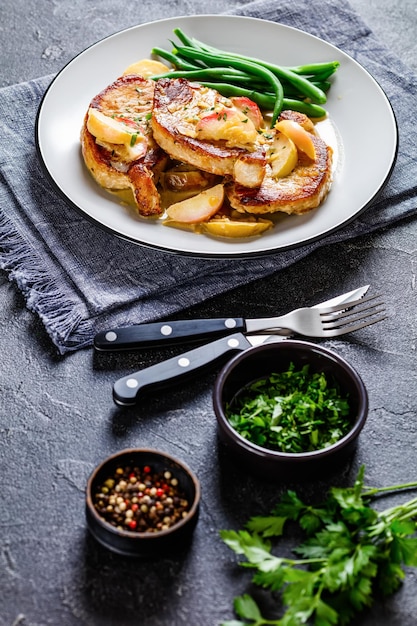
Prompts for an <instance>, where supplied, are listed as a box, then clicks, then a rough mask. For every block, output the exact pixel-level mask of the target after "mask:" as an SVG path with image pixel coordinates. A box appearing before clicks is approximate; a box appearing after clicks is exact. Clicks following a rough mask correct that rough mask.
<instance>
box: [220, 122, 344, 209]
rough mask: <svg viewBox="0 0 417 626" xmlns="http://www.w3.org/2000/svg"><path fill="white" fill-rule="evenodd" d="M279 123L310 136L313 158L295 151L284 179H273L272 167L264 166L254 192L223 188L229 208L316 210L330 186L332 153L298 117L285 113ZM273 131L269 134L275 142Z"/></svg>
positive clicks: (237, 187)
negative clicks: (294, 126) (295, 125)
mask: <svg viewBox="0 0 417 626" xmlns="http://www.w3.org/2000/svg"><path fill="white" fill-rule="evenodd" d="M280 119H286V120H293V121H296V122H297V123H298V124H300V125H301V126H303V128H304V129H305V130H307V131H308V132H309V133H311V139H312V141H313V144H314V148H315V158H314V159H312V158H310V157H308V156H307V155H306V154H305V153H304V152H302V151H300V150H298V160H297V164H296V165H295V167H294V169H293V170H292V171H291V173H289V174H288V175H286V176H283V177H278V178H275V177H274V176H273V175H272V174H273V171H272V168H271V164H270V163H267V165H266V172H265V176H264V178H263V180H262V183H261V185H260V186H259V187H257V188H252V189H250V188H248V187H245V186H243V185H239V184H237V183H236V182H229V183H228V184H227V185H226V194H227V197H228V199H229V202H230V205H231V206H232V207H233V208H234V209H236V210H237V211H239V212H241V213H252V214H258V215H261V214H266V213H276V212H283V213H288V214H296V215H299V214H302V213H306V212H307V211H310V210H311V209H314V208H316V207H318V206H319V205H320V204H321V203H322V202H323V200H324V198H325V197H326V195H327V194H328V192H329V190H330V187H331V184H332V149H331V147H330V146H328V145H326V144H325V142H324V141H323V140H322V139H321V138H320V137H319V136H318V135H317V134H316V132H315V130H314V124H313V123H312V122H311V120H310V119H309V118H308V117H307V116H305V115H303V114H300V113H296V112H293V111H284V112H283V113H282V115H281V116H280ZM276 132H277V131H275V129H271V132H270V133H268V136H269V139H268V140H267V141H269V142H272V141H273V140H274V136H275V133H276Z"/></svg>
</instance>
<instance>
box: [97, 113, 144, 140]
mask: <svg viewBox="0 0 417 626" xmlns="http://www.w3.org/2000/svg"><path fill="white" fill-rule="evenodd" d="M133 124H134V126H133V125H132V121H131V120H126V122H124V121H122V120H121V119H115V118H113V117H109V116H108V115H104V113H102V112H101V111H99V110H98V109H94V108H92V107H90V108H89V109H88V118H87V129H88V130H89V132H90V133H91V134H92V135H94V137H96V138H97V139H99V140H100V141H104V142H107V143H116V144H125V145H127V146H134V145H135V144H136V143H138V142H140V141H143V140H144V139H145V137H144V136H143V135H142V133H141V132H140V129H139V128H138V127H137V125H136V123H135V122H133Z"/></svg>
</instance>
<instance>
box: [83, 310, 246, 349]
mask: <svg viewBox="0 0 417 626" xmlns="http://www.w3.org/2000/svg"><path fill="white" fill-rule="evenodd" d="M245 330H246V323H245V320H244V319H243V318H238V317H225V318H214V319H197V320H196V319H194V320H178V321H172V322H151V323H149V324H147V323H144V324H134V325H132V326H121V327H120V328H112V329H109V330H103V331H101V332H99V333H97V334H96V336H95V337H94V348H95V349H96V350H99V351H110V350H135V349H137V348H143V347H146V346H160V345H171V344H175V343H179V342H181V341H184V339H189V340H198V339H215V338H216V337H222V336H224V335H226V334H228V333H232V332H245Z"/></svg>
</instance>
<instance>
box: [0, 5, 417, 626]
mask: <svg viewBox="0 0 417 626" xmlns="http://www.w3.org/2000/svg"><path fill="white" fill-rule="evenodd" d="M147 1H148V2H149V1H150V0H147ZM147 1H146V0H145V1H144V2H141V3H138V2H132V3H124V5H123V6H121V5H120V4H117V3H113V2H109V1H107V0H106V1H103V2H96V1H88V2H85V1H82V0H73V2H71V3H69V2H65V1H63V0H42V1H41V2H36V1H35V0H25V1H23V0H14V2H9V1H7V0H5V2H3V3H2V5H1V7H0V58H1V59H2V62H1V64H0V85H1V86H4V85H8V84H13V83H15V82H18V81H24V80H27V79H30V78H35V77H37V76H40V75H44V74H49V73H53V72H56V71H58V70H59V69H60V68H61V67H62V66H63V65H64V64H65V63H66V62H67V61H68V60H70V59H71V58H72V57H73V56H74V55H75V54H77V53H78V52H79V51H80V50H82V49H84V48H85V47H86V46H87V45H89V44H91V43H93V42H95V41H96V40H98V39H100V38H102V37H105V36H106V35H108V34H110V33H111V32H113V31H115V30H120V29H122V28H124V27H127V26H130V25H132V24H135V23H137V13H139V12H140V15H146V4H147ZM239 4H243V2H232V1H229V2H226V1H225V2H221V1H220V0H219V1H217V2H213V3H212V4H211V6H210V9H211V11H212V12H215V11H221V10H222V8H223V7H224V6H229V7H232V6H234V5H239ZM352 5H353V6H354V7H355V8H356V9H357V10H358V11H359V12H360V13H361V14H362V15H363V17H364V18H365V20H366V21H367V22H368V24H369V25H370V26H371V27H372V28H373V30H374V31H375V32H376V33H377V34H378V36H379V37H380V38H381V39H382V40H384V41H385V42H386V43H387V44H389V45H390V46H391V47H392V49H393V50H394V51H396V53H397V54H398V55H400V56H401V57H402V58H403V60H404V61H406V62H407V63H408V64H409V65H410V66H412V67H414V68H415V69H417V52H416V45H417V44H416V40H415V32H416V26H417V8H416V5H415V2H414V0H399V1H398V2H396V3H391V2H388V1H387V0H383V1H377V0H371V1H367V2H365V1H361V0H352ZM182 6H183V7H187V9H188V10H189V12H194V13H202V12H206V10H207V5H206V3H204V2H200V1H196V2H184V3H182ZM178 7H181V3H177V2H168V3H165V2H164V3H162V2H161V3H158V8H159V10H160V16H161V17H162V16H167V15H175V14H176V13H178V12H179V9H178ZM416 241H417V222H416V221H409V222H404V223H401V224H399V225H397V226H396V227H393V228H390V229H387V230H385V231H382V232H379V233H377V234H374V235H372V236H367V237H362V238H359V239H357V240H355V241H352V242H349V243H345V244H341V245H337V246H332V247H327V248H323V249H321V250H320V251H318V252H316V253H314V254H313V255H311V256H310V257H308V258H307V259H305V260H302V261H301V262H299V263H297V264H296V265H294V266H293V267H291V268H289V269H288V270H286V271H283V272H280V273H279V274H277V275H275V276H272V277H270V278H268V279H266V280H263V281H260V282H259V283H256V284H254V285H253V284H251V285H248V286H247V287H242V288H241V289H238V290H236V291H234V292H233V293H229V294H225V295H224V296H222V297H219V298H216V299H214V300H212V301H209V302H206V303H205V304H204V305H201V306H198V307H195V308H194V309H192V310H189V311H187V312H186V315H189V316H194V315H199V316H211V315H230V314H234V315H238V314H241V313H242V311H244V312H245V313H246V315H248V316H249V315H250V316H255V315H263V314H264V313H265V311H266V310H269V311H270V310H273V309H275V310H276V311H277V312H278V313H279V312H281V311H282V312H284V311H285V310H287V309H288V308H289V307H291V306H292V305H297V304H300V305H301V304H303V303H304V302H305V301H306V294H317V293H323V292H324V291H325V292H326V294H327V293H328V297H330V295H331V293H332V292H331V291H330V290H329V286H331V285H337V288H338V289H340V290H343V289H351V288H353V287H355V286H358V285H362V284H364V283H371V284H372V285H373V288H374V289H375V290H376V291H379V290H380V291H382V292H383V293H384V294H385V299H386V303H387V307H388V311H389V312H390V319H389V320H387V322H385V323H384V326H383V328H382V325H381V326H375V327H370V328H368V329H366V330H363V331H360V332H358V333H356V334H355V335H354V336H353V337H351V338H349V340H347V341H339V340H334V341H326V342H324V345H327V346H328V347H330V348H333V349H335V350H337V351H338V352H339V354H341V355H342V356H344V357H345V358H346V359H348V360H349V361H351V362H353V363H355V366H356V367H357V369H358V370H359V371H360V373H361V375H362V376H363V378H364V381H365V383H366V385H367V388H368V391H369V397H370V414H369V419H368V424H367V427H366V430H365V432H364V434H363V437H362V438H361V442H360V446H359V449H358V451H357V454H356V456H355V457H354V459H353V461H352V464H351V465H349V466H348V467H346V468H344V470H343V471H342V472H341V473H340V474H338V475H337V476H334V477H329V478H328V480H327V481H322V482H319V483H315V484H309V483H306V484H305V485H304V486H303V487H302V488H301V493H304V494H305V495H307V496H314V495H315V494H316V495H317V494H319V493H321V492H322V491H323V489H325V488H327V487H328V486H329V484H334V483H338V484H348V483H350V482H351V481H352V480H353V478H354V476H355V475H356V472H357V469H358V467H359V465H360V464H362V463H364V464H365V465H366V468H367V481H368V482H369V483H370V484H378V485H383V484H392V483H393V482H394V483H398V482H403V481H409V480H412V479H416V477H417V454H416V443H417V416H416V407H417V384H416V383H417V381H416V378H417V373H416V372H417V369H416V321H415V320H416V314H415V311H416V296H415V273H416V260H417V256H416V255H417V252H416V250H417V248H416ZM312 268H313V269H312ZM326 294H325V295H326ZM0 301H1V307H0V329H1V369H0V387H1V393H0V454H1V457H0V466H1V500H2V505H1V508H0V540H1V542H0V624H1V626H47V625H50V626H79V625H86V626H87V625H88V626H108V625H115V626H128V625H144V626H180V625H181V626H182V625H189V626H214V625H215V624H218V623H219V622H220V621H221V620H222V619H226V618H229V619H231V617H232V610H231V607H232V599H233V597H234V595H237V594H239V593H242V591H244V590H245V582H244V581H245V580H247V577H245V574H244V573H242V571H240V570H239V571H238V570H237V568H236V567H234V557H233V556H232V554H231V553H230V552H229V551H228V550H227V549H226V548H225V546H224V545H223V544H222V543H221V542H220V541H219V538H218V531H219V529H221V528H232V527H235V528H236V527H241V526H242V525H243V524H244V523H245V522H246V520H247V518H248V514H249V513H250V514H253V513H254V511H255V510H256V512H259V513H267V512H269V510H270V508H271V506H273V505H274V504H275V502H276V500H277V496H278V492H279V488H277V487H276V486H275V485H271V484H269V483H265V482H263V481H259V480H257V479H255V478H254V477H251V476H247V475H246V474H245V473H243V472H241V471H238V470H237V469H236V468H235V467H233V465H231V464H230V463H229V462H227V460H226V459H224V458H223V457H222V454H221V450H220V449H219V448H218V443H217V437H216V429H215V426H214V420H213V415H212V410H211V389H212V384H213V381H214V376H215V374H214V373H210V374H207V375H206V376H204V377H200V378H196V379H195V380H194V381H192V382H190V383H189V385H188V386H187V387H183V388H179V389H176V390H174V391H173V392H172V393H170V394H169V395H160V396H158V397H156V398H151V399H149V400H148V401H147V402H146V403H145V404H144V405H143V406H142V408H141V410H140V411H139V410H136V409H135V410H129V411H126V412H120V411H119V410H118V409H116V408H115V407H114V406H113V404H112V402H111V401H109V397H110V396H109V394H110V390H111V385H112V382H113V380H114V378H115V374H117V375H123V374H124V373H127V372H129V371H130V370H132V369H137V368H138V367H139V366H141V365H142V364H144V363H145V362H146V363H149V362H151V361H152V359H155V358H156V356H155V355H152V354H151V353H143V354H142V355H141V356H140V357H139V356H138V355H132V354H127V355H124V356H123V357H120V356H114V357H112V358H98V357H97V356H94V355H93V354H92V352H91V351H81V352H79V353H76V354H73V355H71V356H70V357H67V358H60V357H58V356H56V353H55V350H54V348H53V347H52V345H51V344H50V342H49V339H48V337H47V336H46V334H45V332H44V330H43V327H42V324H41V322H40V321H39V319H37V318H36V317H34V316H33V315H32V314H31V313H30V312H28V310H27V309H26V308H25V304H24V301H23V298H22V296H21V295H20V294H19V292H18V291H17V290H16V288H15V286H14V285H13V284H10V283H9V282H8V279H7V276H6V275H5V274H4V273H1V274H0ZM167 352H168V351H167ZM159 356H160V355H158V358H159ZM129 446H151V447H155V446H158V447H161V448H162V449H165V450H167V451H169V452H171V453H173V454H175V455H178V456H180V457H181V458H183V459H186V460H187V462H188V463H189V464H190V466H192V467H193V469H194V470H195V471H196V473H197V474H198V476H199V478H200V480H201V483H202V489H203V501H202V508H201V518H200V521H199V524H198V526H197V529H196V532H195V536H194V541H193V544H192V546H191V549H190V550H189V552H187V554H186V555H185V556H184V557H183V558H178V559H164V560H162V561H158V562H154V563H141V562H139V563H138V562H131V561H129V560H127V559H124V558H121V557H117V556H115V555H112V554H111V553H108V552H107V551H105V550H103V549H101V548H99V547H98V546H97V545H96V544H95V542H94V541H93V540H92V539H91V538H90V537H89V535H88V534H87V532H86V527H85V520H84V488H85V482H86V478H87V476H88V475H89V473H90V472H91V470H92V468H93V466H94V465H95V464H96V463H97V462H98V461H100V460H101V459H102V458H103V457H104V456H106V455H107V454H110V453H111V452H113V451H114V449H118V448H124V447H129ZM288 485H289V486H293V487H296V488H298V485H293V484H292V483H291V480H289V481H288ZM416 582H417V572H416V570H409V571H408V572H407V577H406V580H405V583H404V585H403V587H402V588H401V589H400V591H399V592H398V593H396V594H395V595H394V596H392V597H390V598H388V599H386V600H383V601H379V602H377V603H376V604H375V606H374V607H372V608H371V609H370V610H369V611H366V612H365V613H364V614H363V615H362V616H361V617H360V618H357V619H356V620H355V621H354V623H355V625H356V626H414V625H415V623H416V619H417V596H416V593H415V589H416Z"/></svg>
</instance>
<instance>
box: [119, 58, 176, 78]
mask: <svg viewBox="0 0 417 626" xmlns="http://www.w3.org/2000/svg"><path fill="white" fill-rule="evenodd" d="M169 69H170V68H169V67H168V66H167V65H164V63H161V61H156V60H155V59H141V60H140V61H136V62H135V63H132V64H131V65H129V66H128V67H127V68H126V69H125V71H124V72H123V76H127V75H129V74H137V75H138V76H142V78H150V77H151V76H157V75H158V74H166V73H167V72H169Z"/></svg>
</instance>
